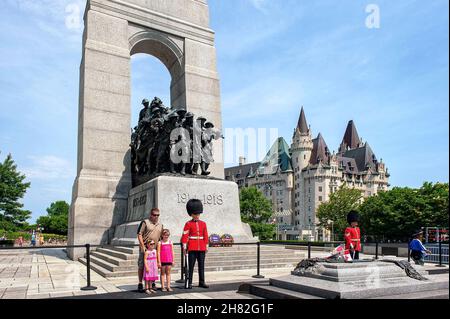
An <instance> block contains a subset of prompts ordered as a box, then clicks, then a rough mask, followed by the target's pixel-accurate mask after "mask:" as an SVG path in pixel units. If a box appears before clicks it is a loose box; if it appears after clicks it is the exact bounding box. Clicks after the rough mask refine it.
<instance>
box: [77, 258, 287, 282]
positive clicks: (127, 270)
mask: <svg viewBox="0 0 450 319" xmlns="http://www.w3.org/2000/svg"><path fill="white" fill-rule="evenodd" d="M79 261H80V262H81V263H82V264H83V265H86V259H85V258H80V259H79ZM293 266H294V264H292V263H286V262H284V263H283V262H281V263H261V264H260V268H261V269H273V268H292V267H293ZM91 269H92V270H94V271H95V272H97V273H98V274H100V275H101V276H103V277H106V278H109V277H128V276H136V274H137V270H138V268H137V265H136V264H135V265H134V266H129V267H124V268H122V267H119V266H116V265H113V264H110V263H108V262H102V263H97V262H96V260H93V259H92V258H91ZM243 269H253V270H255V274H256V264H253V265H252V264H250V265H236V264H230V265H208V264H206V265H205V272H217V271H227V270H243ZM195 271H197V270H195ZM172 275H180V269H179V267H178V266H177V267H175V268H173V269H172Z"/></svg>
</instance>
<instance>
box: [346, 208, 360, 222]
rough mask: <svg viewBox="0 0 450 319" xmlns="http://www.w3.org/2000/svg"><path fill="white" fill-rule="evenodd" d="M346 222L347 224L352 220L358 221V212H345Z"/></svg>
mask: <svg viewBox="0 0 450 319" xmlns="http://www.w3.org/2000/svg"><path fill="white" fill-rule="evenodd" d="M347 222H348V223H349V224H351V223H353V222H359V214H358V212H356V211H354V210H352V211H350V212H349V213H348V214H347Z"/></svg>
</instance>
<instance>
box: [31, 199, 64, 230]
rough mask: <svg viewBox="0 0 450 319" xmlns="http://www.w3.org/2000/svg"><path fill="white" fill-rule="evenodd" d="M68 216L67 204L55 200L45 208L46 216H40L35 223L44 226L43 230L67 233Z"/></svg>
mask: <svg viewBox="0 0 450 319" xmlns="http://www.w3.org/2000/svg"><path fill="white" fill-rule="evenodd" d="M68 218H69V204H68V203H66V202H65V201H56V202H53V203H51V204H50V207H48V208H47V216H41V217H39V218H38V219H37V221H36V223H37V224H39V225H41V226H42V227H44V231H45V232H48V233H53V234H61V235H66V234H67V227H68Z"/></svg>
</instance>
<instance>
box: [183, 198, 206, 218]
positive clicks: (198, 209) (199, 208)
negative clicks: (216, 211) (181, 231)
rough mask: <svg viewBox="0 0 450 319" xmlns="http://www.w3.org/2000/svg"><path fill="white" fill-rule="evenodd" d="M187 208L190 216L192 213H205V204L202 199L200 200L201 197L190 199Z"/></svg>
mask: <svg viewBox="0 0 450 319" xmlns="http://www.w3.org/2000/svg"><path fill="white" fill-rule="evenodd" d="M186 210H187V212H188V214H189V216H192V214H195V213H198V214H202V213H203V204H202V202H201V200H199V199H190V200H189V201H188V202H187V204H186Z"/></svg>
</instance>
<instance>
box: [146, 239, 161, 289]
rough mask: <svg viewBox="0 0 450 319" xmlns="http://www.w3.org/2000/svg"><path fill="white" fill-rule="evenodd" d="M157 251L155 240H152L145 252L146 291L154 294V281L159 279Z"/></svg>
mask: <svg viewBox="0 0 450 319" xmlns="http://www.w3.org/2000/svg"><path fill="white" fill-rule="evenodd" d="M157 258H158V257H157V251H156V249H155V242H154V241H153V240H152V241H150V242H149V243H148V244H147V250H146V251H145V254H144V262H145V273H144V280H145V293H146V294H152V293H155V292H156V291H154V290H153V289H152V285H153V282H155V281H156V280H158V261H157Z"/></svg>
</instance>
